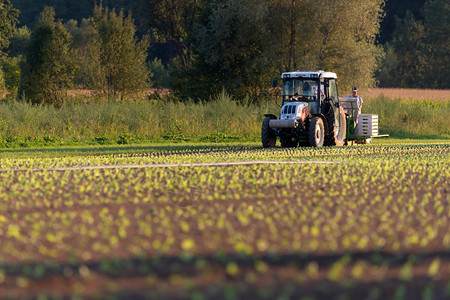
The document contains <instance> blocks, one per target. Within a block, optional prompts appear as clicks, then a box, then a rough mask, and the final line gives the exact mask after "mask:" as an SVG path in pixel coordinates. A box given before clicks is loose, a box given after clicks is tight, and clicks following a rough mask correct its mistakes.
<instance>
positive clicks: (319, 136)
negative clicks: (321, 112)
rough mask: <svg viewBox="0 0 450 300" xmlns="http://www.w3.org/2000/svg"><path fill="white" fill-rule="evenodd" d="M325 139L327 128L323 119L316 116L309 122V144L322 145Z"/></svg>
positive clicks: (312, 145) (313, 145)
mask: <svg viewBox="0 0 450 300" xmlns="http://www.w3.org/2000/svg"><path fill="white" fill-rule="evenodd" d="M324 140H325V129H324V126H323V121H322V119H321V118H319V117H314V118H313V119H312V120H311V123H310V124H309V145H310V146H311V147H322V146H323V142H324Z"/></svg>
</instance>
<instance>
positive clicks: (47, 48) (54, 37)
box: [18, 7, 75, 106]
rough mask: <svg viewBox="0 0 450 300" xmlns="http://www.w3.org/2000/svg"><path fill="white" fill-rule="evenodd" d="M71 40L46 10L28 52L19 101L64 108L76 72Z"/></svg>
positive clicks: (34, 30) (49, 9)
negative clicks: (62, 106) (63, 103)
mask: <svg viewBox="0 0 450 300" xmlns="http://www.w3.org/2000/svg"><path fill="white" fill-rule="evenodd" d="M70 39H71V37H70V34H69V33H68V32H67V30H66V29H65V28H64V26H63V25H62V23H61V21H55V12H54V10H53V8H49V7H46V8H44V10H43V12H42V14H41V19H40V20H39V21H38V23H37V25H36V27H35V28H34V29H33V31H32V33H31V37H30V42H29V44H28V47H27V49H26V51H25V61H24V63H23V65H22V74H21V80H20V86H19V92H18V93H19V94H18V96H19V99H21V100H26V101H29V102H32V103H34V104H52V105H55V106H61V105H62V102H63V99H64V98H65V97H66V89H67V88H68V87H70V85H71V84H72V80H73V74H74V71H75V65H74V61H73V57H74V53H73V51H72V50H71V49H70V43H71V40H70Z"/></svg>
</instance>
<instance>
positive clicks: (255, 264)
mask: <svg viewBox="0 0 450 300" xmlns="http://www.w3.org/2000/svg"><path fill="white" fill-rule="evenodd" d="M412 142H413V143H415V144H413V145H383V142H382V141H381V142H377V143H378V144H375V145H366V146H358V147H343V148H322V149H311V148H299V149H288V150H285V149H273V150H262V149H261V148H260V147H259V146H258V147H256V144H242V145H239V146H238V145H234V146H225V145H223V146H214V145H211V144H202V145H197V146H184V145H178V146H174V145H172V146H133V147H131V146H123V147H115V148H111V147H109V148H104V147H98V148H73V149H71V148H61V149H39V150H32V149H17V150H8V151H2V152H1V153H0V157H1V160H0V169H1V170H0V178H1V179H0V180H1V182H2V186H1V187H0V237H1V241H2V247H1V248H0V258H1V260H0V298H8V297H9V298H12V299H16V298H23V299H30V298H38V299H48V298H61V299H62V298H64V299H104V298H108V299H256V298H259V299H304V300H306V299H448V298H449V297H450V281H449V278H450V231H449V230H448V228H449V227H450V226H449V225H450V224H449V218H450V214H449V211H450V193H449V192H450V190H449V186H450V163H449V162H450V144H449V143H448V141H446V140H444V141H442V142H439V143H438V142H435V143H433V142H432V143H430V142H429V141H425V144H421V145H418V144H417V140H416V141H412ZM252 161H253V162H255V161H256V162H257V163H252V164H238V162H241V163H242V162H252ZM222 162H228V163H230V162H233V163H232V164H221V163H222ZM272 162H284V163H283V164H280V163H272ZM207 163H212V164H207ZM92 166H111V167H100V168H92ZM83 167H84V168H83Z"/></svg>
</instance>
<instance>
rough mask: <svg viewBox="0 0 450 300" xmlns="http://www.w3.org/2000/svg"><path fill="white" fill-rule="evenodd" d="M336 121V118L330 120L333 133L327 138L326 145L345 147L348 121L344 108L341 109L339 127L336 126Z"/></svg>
mask: <svg viewBox="0 0 450 300" xmlns="http://www.w3.org/2000/svg"><path fill="white" fill-rule="evenodd" d="M334 120H335V119H334V117H333V118H331V119H330V120H329V123H328V124H329V127H330V128H331V131H330V132H329V133H328V134H327V136H326V137H325V145H326V146H339V147H340V146H344V144H345V138H346V137H347V119H346V117H345V113H344V109H343V108H342V107H340V108H339V126H335V124H334Z"/></svg>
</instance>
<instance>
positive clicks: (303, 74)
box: [281, 71, 337, 79]
mask: <svg viewBox="0 0 450 300" xmlns="http://www.w3.org/2000/svg"><path fill="white" fill-rule="evenodd" d="M281 77H282V78H283V79H284V78H335V79H337V75H336V73H332V72H325V71H294V72H286V73H283V74H282V75H281Z"/></svg>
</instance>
